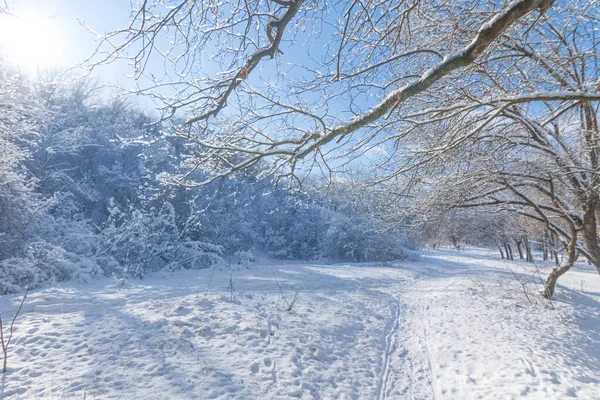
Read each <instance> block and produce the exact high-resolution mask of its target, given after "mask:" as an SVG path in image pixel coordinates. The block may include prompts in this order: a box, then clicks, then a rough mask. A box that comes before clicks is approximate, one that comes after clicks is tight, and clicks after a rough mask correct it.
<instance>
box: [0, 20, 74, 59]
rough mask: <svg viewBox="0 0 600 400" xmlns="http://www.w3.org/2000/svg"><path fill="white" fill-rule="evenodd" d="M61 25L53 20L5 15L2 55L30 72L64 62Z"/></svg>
mask: <svg viewBox="0 0 600 400" xmlns="http://www.w3.org/2000/svg"><path fill="white" fill-rule="evenodd" d="M63 41H64V39H63V38H62V37H61V34H60V26H59V24H58V22H57V21H56V20H55V19H53V18H46V17H30V16H17V17H12V16H4V17H3V18H1V19H0V53H2V54H4V56H5V57H6V58H7V59H8V60H9V61H10V62H12V63H15V64H17V65H18V66H19V67H21V68H25V69H28V70H36V69H38V68H40V69H43V68H47V67H51V66H54V65H59V64H61V63H62V58H63V51H62V49H63Z"/></svg>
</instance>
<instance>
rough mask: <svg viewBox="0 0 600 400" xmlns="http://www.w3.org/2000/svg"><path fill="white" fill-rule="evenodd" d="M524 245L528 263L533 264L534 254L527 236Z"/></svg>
mask: <svg viewBox="0 0 600 400" xmlns="http://www.w3.org/2000/svg"><path fill="white" fill-rule="evenodd" d="M523 243H524V244H525V253H526V261H527V262H530V263H532V262H533V252H532V251H531V243H529V239H527V236H525V237H524V238H523Z"/></svg>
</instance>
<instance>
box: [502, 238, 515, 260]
mask: <svg viewBox="0 0 600 400" xmlns="http://www.w3.org/2000/svg"><path fill="white" fill-rule="evenodd" d="M504 247H505V248H506V259H507V260H511V261H512V260H513V252H512V248H511V247H510V243H508V242H504Z"/></svg>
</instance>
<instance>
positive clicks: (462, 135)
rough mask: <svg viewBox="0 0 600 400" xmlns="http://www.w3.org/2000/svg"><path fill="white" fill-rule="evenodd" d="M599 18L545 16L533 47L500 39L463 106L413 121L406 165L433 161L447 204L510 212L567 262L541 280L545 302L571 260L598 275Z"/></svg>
mask: <svg viewBox="0 0 600 400" xmlns="http://www.w3.org/2000/svg"><path fill="white" fill-rule="evenodd" d="M597 12H598V9H597V8H596V9H594V10H592V11H590V10H589V9H584V8H578V7H575V6H573V7H571V8H566V9H562V10H560V11H557V12H556V15H554V14H552V13H549V14H548V15H546V16H544V17H542V18H541V20H540V22H539V23H538V24H537V25H536V26H534V27H533V28H532V29H531V32H530V33H529V35H530V36H531V37H532V38H535V40H532V41H531V42H525V43H523V42H522V41H521V40H519V38H515V37H513V36H511V35H508V34H506V35H504V36H503V37H502V38H500V39H499V41H498V43H497V44H496V46H497V51H496V56H495V60H494V61H493V62H491V63H489V64H488V65H485V66H484V67H485V68H486V69H483V67H482V72H481V73H482V75H481V80H480V81H478V82H475V83H473V85H472V87H471V88H469V89H468V90H464V91H463V96H464V97H465V98H466V99H467V100H468V101H467V103H468V104H467V103H465V102H463V103H462V104H461V103H455V104H454V105H452V106H449V107H448V108H445V109H442V108H440V109H438V110H437V111H436V113H434V114H430V115H428V116H427V117H426V119H423V120H421V121H419V128H420V129H422V130H425V129H428V132H427V133H426V134H425V135H424V139H423V140H422V141H421V142H420V143H419V144H418V147H417V151H415V154H418V156H415V157H414V158H413V159H412V162H413V165H418V164H419V163H423V161H427V162H428V161H431V160H434V159H435V160H436V162H437V165H438V173H440V174H441V177H440V179H441V182H444V180H445V182H444V183H443V184H442V185H441V187H442V189H441V190H440V191H439V193H438V198H439V199H444V200H443V202H444V203H445V204H446V206H449V207H450V208H453V207H460V208H473V207H478V208H479V207H487V208H488V209H490V208H496V209H501V210H508V211H513V212H515V213H517V214H519V215H521V216H523V217H526V218H529V219H531V220H534V221H538V222H539V223H541V224H542V225H543V226H544V227H545V230H546V236H547V237H550V238H552V239H554V238H556V239H557V240H558V241H560V243H561V244H562V248H563V249H564V251H565V252H566V255H567V257H566V258H565V259H564V260H563V262H562V263H561V264H560V265H557V267H556V268H555V269H554V270H553V271H552V273H551V274H550V275H549V277H548V280H547V282H546V287H545V291H544V295H545V296H546V297H548V298H551V297H552V296H553V294H554V290H555V285H556V281H557V280H558V278H559V277H560V276H561V275H563V274H564V273H566V272H567V271H568V270H569V269H570V268H572V266H573V265H574V263H575V261H576V259H577V256H578V254H582V255H584V256H585V257H586V258H587V259H588V260H589V261H590V262H591V263H592V264H594V265H595V266H596V268H597V269H598V272H599V273H600V247H599V246H600V244H599V239H598V211H599V208H598V207H599V204H600V200H599V199H600V197H599V195H600V194H599V192H598V190H599V184H600V176H599V175H598V172H597V171H598V167H599V165H598V162H599V161H598V157H599V151H600V147H599V140H600V137H599V130H598V100H600V95H599V94H598V83H599V81H598V76H600V71H599V70H598V65H599V63H598V62H599V61H600V60H599V59H598V47H599V46H600V39H599V38H598V37H597V36H596V33H595V30H596V29H597V28H596V24H597V22H596V21H597V17H598V16H597ZM494 69H495V70H499V69H502V74H500V75H498V76H496V75H495V74H493V73H492V72H491V71H493V70H494ZM540 89H542V90H544V92H539V90H540ZM536 91H537V93H536ZM477 92H483V93H487V96H489V98H491V99H492V100H491V101H484V100H482V99H478V98H477V97H476V94H475V93H477ZM427 135H429V136H427ZM442 154H443V155H444V156H443V160H441V158H442ZM421 165H422V164H421ZM545 242H548V241H547V240H546V241H545ZM555 259H556V257H555Z"/></svg>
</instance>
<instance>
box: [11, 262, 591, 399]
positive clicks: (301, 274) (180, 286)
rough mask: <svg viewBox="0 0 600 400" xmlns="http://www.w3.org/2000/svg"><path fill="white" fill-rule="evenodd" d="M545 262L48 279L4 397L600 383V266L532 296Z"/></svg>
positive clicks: (542, 387)
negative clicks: (528, 280)
mask: <svg viewBox="0 0 600 400" xmlns="http://www.w3.org/2000/svg"><path fill="white" fill-rule="evenodd" d="M532 268H533V267H532V266H531V265H530V264H526V263H524V262H520V261H515V262H506V261H502V260H499V259H498V256H497V254H494V253H490V252H488V251H484V250H469V251H466V252H457V251H449V250H442V251H430V252H427V253H425V254H424V255H423V257H422V258H421V260H420V261H411V262H405V263H399V264H393V265H377V264H370V265H350V264H334V265H321V264H285V265H284V264H279V265H264V264H261V265H256V266H253V267H251V268H250V269H246V268H241V267H239V268H238V267H237V266H235V267H234V268H233V270H232V271H231V273H230V271H229V270H227V269H226V268H224V269H223V270H220V269H214V270H200V271H182V272H177V273H175V274H174V275H169V276H166V277H163V276H160V275H155V276H152V277H150V278H148V279H145V280H140V281H128V280H121V281H108V280H104V281H99V282H96V283H93V284H88V285H83V284H65V285H62V286H60V287H53V288H47V289H42V290H37V291H34V292H32V293H30V294H29V297H28V298H27V302H26V303H25V306H24V312H23V314H22V315H21V316H20V317H19V319H18V320H17V323H16V326H17V329H16V331H15V337H14V342H13V344H12V345H11V348H10V349H9V353H10V354H9V359H8V372H7V373H6V374H4V375H3V376H2V382H1V386H0V398H2V399H17V398H19V399H28V398H60V399H63V398H64V399H71V398H73V399H82V398H85V399H117V398H119V399H123V398H127V399H138V398H139V399H253V398H256V399H287V398H305V399H431V398H435V399H510V398H530V399H563V398H569V397H577V398H584V399H595V398H600V378H599V376H598V373H597V371H598V370H600V276H598V274H597V273H596V272H595V270H594V269H593V268H590V267H588V266H586V265H578V266H577V269H576V270H575V271H571V272H569V273H568V274H567V275H565V277H564V279H562V281H559V284H560V283H562V285H559V287H558V288H557V294H556V298H555V300H554V301H553V303H552V304H549V303H548V302H546V301H543V300H542V298H541V297H540V296H539V295H538V294H536V293H534V292H535V290H538V289H539V287H534V286H531V288H530V290H531V292H530V296H531V300H532V303H530V302H529V301H528V300H527V298H526V297H525V295H524V294H523V288H522V286H521V284H519V283H518V281H517V280H516V279H515V278H514V275H513V271H514V272H515V273H517V274H526V273H527V274H531V273H532ZM544 271H546V272H547V271H548V267H545V269H544ZM231 283H233V289H234V291H232V290H231ZM296 293H299V294H298V296H297V299H296V301H295V303H294V304H293V307H292V310H291V311H289V312H288V311H287V309H288V305H289V303H291V302H292V300H293V299H294V297H295V295H296ZM17 305H18V301H17V299H16V298H15V297H14V296H3V297H0V311H1V312H2V316H3V317H4V318H5V319H6V318H9V317H11V315H12V313H14V311H15V310H16V308H17Z"/></svg>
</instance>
